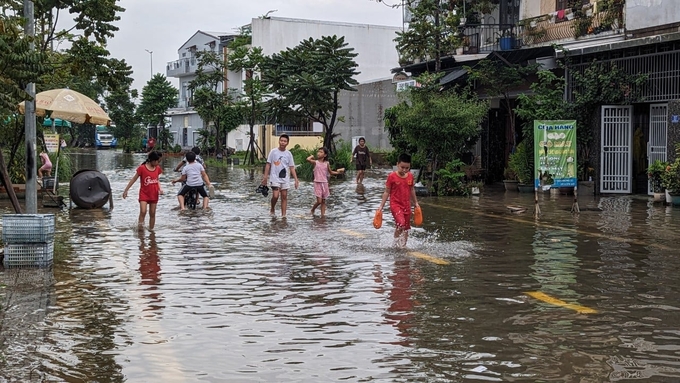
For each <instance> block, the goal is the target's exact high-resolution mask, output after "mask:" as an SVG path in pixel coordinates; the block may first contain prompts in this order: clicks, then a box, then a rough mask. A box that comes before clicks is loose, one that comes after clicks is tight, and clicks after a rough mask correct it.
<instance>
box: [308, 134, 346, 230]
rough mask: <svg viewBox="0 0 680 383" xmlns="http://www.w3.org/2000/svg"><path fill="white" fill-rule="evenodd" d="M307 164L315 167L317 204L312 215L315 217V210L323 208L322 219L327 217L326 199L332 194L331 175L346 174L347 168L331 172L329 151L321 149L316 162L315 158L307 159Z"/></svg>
mask: <svg viewBox="0 0 680 383" xmlns="http://www.w3.org/2000/svg"><path fill="white" fill-rule="evenodd" d="M307 162H309V163H311V164H312V165H313V166H314V195H315V196H316V202H315V203H314V205H313V206H312V211H311V213H312V215H314V210H316V208H317V207H319V206H321V217H325V216H326V199H327V198H328V197H329V196H330V194H331V192H330V189H329V188H328V176H329V175H330V174H333V175H336V174H342V173H344V172H345V168H340V169H338V170H337V171H333V170H331V166H330V164H329V163H328V149H326V148H325V147H324V148H321V149H319V150H318V151H317V152H316V160H315V159H314V156H309V157H307Z"/></svg>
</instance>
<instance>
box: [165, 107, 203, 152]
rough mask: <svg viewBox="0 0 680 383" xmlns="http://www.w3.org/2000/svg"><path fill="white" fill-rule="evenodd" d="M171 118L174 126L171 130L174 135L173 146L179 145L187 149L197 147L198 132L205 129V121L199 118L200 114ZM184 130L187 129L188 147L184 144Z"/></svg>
mask: <svg viewBox="0 0 680 383" xmlns="http://www.w3.org/2000/svg"><path fill="white" fill-rule="evenodd" d="M170 118H171V120H172V125H171V126H170V128H169V129H170V132H172V134H173V140H172V144H173V145H175V144H179V145H181V146H182V147H185V148H187V147H188V148H191V147H193V146H195V145H196V140H197V139H198V137H199V136H198V134H197V133H196V132H198V131H199V130H200V129H203V120H201V117H199V116H198V113H191V114H180V115H174V116H171V117H170ZM184 128H186V129H187V142H186V145H183V142H182V138H183V134H184V131H183V130H184Z"/></svg>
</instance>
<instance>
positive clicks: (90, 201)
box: [70, 169, 111, 209]
mask: <svg viewBox="0 0 680 383" xmlns="http://www.w3.org/2000/svg"><path fill="white" fill-rule="evenodd" d="M70 189H71V191H70V196H71V201H73V203H75V204H76V205H77V206H78V207H80V208H83V209H98V208H100V207H102V206H104V205H105V204H106V203H107V202H109V200H110V198H111V184H110V183H109V179H108V178H106V176H105V175H104V174H103V173H101V172H98V171H96V170H88V169H84V170H80V171H78V172H77V173H76V174H74V175H73V177H72V178H71V183H70Z"/></svg>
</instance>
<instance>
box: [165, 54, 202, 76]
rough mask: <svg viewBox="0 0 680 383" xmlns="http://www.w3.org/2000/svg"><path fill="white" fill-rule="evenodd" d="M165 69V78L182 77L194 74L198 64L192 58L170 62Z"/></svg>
mask: <svg viewBox="0 0 680 383" xmlns="http://www.w3.org/2000/svg"><path fill="white" fill-rule="evenodd" d="M165 69H166V76H167V77H184V76H188V75H191V74H193V73H195V72H196V69H198V62H197V61H196V58H194V57H191V58H187V59H180V60H175V61H170V62H169V63H168V65H166V67H165Z"/></svg>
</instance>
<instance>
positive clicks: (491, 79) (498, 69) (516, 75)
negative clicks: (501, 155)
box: [465, 59, 538, 149]
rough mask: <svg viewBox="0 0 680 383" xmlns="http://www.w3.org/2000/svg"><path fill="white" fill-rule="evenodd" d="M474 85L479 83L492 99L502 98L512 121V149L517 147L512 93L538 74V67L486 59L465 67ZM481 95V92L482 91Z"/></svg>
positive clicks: (502, 102)
mask: <svg viewBox="0 0 680 383" xmlns="http://www.w3.org/2000/svg"><path fill="white" fill-rule="evenodd" d="M465 69H467V71H468V74H469V77H468V78H469V80H470V82H471V83H472V84H475V82H476V83H477V85H479V86H480V87H483V91H484V92H485V93H486V94H487V95H488V96H490V97H500V98H501V104H502V105H503V108H504V109H505V111H506V113H507V115H508V117H509V120H510V132H511V134H512V147H513V149H514V148H515V147H516V146H517V134H516V131H517V129H516V125H517V124H516V118H515V113H514V112H513V100H512V97H511V94H510V92H512V91H515V90H517V89H518V87H519V86H521V85H522V84H524V83H525V82H526V81H527V78H528V77H529V76H530V75H531V74H534V73H536V71H537V70H538V66H537V65H536V64H532V65H519V64H511V63H509V62H507V61H505V60H491V59H484V60H481V61H480V62H478V63H477V65H475V66H474V67H465ZM480 93H481V90H480Z"/></svg>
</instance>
